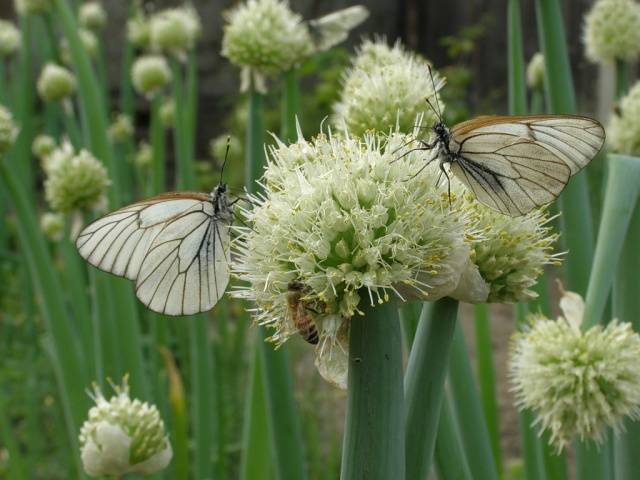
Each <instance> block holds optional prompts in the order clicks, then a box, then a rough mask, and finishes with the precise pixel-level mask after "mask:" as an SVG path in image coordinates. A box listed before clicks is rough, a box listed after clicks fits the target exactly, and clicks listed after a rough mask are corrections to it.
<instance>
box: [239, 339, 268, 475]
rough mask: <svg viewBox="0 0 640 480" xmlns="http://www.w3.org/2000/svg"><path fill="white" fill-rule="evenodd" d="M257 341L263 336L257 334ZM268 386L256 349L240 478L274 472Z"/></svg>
mask: <svg viewBox="0 0 640 480" xmlns="http://www.w3.org/2000/svg"><path fill="white" fill-rule="evenodd" d="M256 341H258V342H261V341H262V338H261V337H260V336H256ZM267 415H268V412H267V408H266V399H265V388H264V384H263V374H262V355H261V353H260V350H259V349H258V348H257V346H256V348H254V354H253V359H252V362H251V372H250V374H249V390H248V392H247V402H246V404H245V414H244V429H243V432H242V455H241V458H240V479H241V480H253V479H254V478H264V479H265V480H269V479H270V478H272V477H273V475H272V463H271V461H270V458H269V453H270V451H271V450H270V447H269V426H268V424H267Z"/></svg>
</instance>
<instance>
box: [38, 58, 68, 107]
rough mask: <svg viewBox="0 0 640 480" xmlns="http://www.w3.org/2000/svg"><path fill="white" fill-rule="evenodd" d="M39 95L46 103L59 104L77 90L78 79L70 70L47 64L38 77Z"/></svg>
mask: <svg viewBox="0 0 640 480" xmlns="http://www.w3.org/2000/svg"><path fill="white" fill-rule="evenodd" d="M37 88H38V94H39V95H40V98H42V99H43V100H44V101H45V102H59V101H62V100H64V99H66V98H68V97H69V96H70V95H72V94H73V93H74V92H75V90H76V77H75V76H74V75H73V73H71V72H70V71H69V70H68V69H66V68H64V67H61V66H60V65H56V64H55V63H47V64H46V65H45V66H44V68H43V69H42V71H41V72H40V76H39V77H38V84H37Z"/></svg>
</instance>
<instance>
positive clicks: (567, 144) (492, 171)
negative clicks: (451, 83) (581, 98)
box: [449, 115, 605, 216]
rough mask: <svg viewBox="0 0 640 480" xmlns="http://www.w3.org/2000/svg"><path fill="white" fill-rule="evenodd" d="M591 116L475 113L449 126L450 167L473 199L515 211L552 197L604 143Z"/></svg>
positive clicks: (513, 213) (519, 212)
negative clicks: (454, 156)
mask: <svg viewBox="0 0 640 480" xmlns="http://www.w3.org/2000/svg"><path fill="white" fill-rule="evenodd" d="M604 138H605V134H604V129H603V128H602V125H600V123H598V122H597V121H596V120H593V119H591V118H587V117H578V116H568V115H567V116H565V115H540V116H522V117H517V116H512V117H511V116H503V117H479V118H476V119H473V120H470V121H467V122H463V123H460V124H458V125H456V126H454V127H453V128H452V129H451V140H450V145H449V146H450V150H451V151H452V152H454V153H457V155H458V160H457V161H455V162H452V163H451V165H450V166H451V170H452V171H453V173H454V175H456V177H457V178H458V179H460V180H461V181H462V182H463V183H464V184H465V185H466V186H467V187H468V188H469V189H470V190H471V191H472V192H473V193H474V195H475V196H476V198H477V199H478V201H480V202H481V203H484V204H485V205H487V206H488V207H490V208H492V209H494V210H497V211H499V212H501V213H504V214H507V215H511V216H520V215H524V214H526V213H527V212H529V211H531V210H533V209H534V208H537V207H541V206H543V205H546V204H547V203H549V202H551V201H553V200H554V199H555V198H557V196H558V195H559V194H560V192H562V190H563V189H564V187H565V186H566V184H567V182H568V180H569V178H570V177H571V176H572V175H575V174H576V173H578V172H579V171H580V170H581V169H582V168H584V167H585V166H586V165H587V164H588V163H589V162H590V161H591V159H592V158H593V157H595V155H596V154H597V153H598V151H599V150H600V148H602V144H603V143H604Z"/></svg>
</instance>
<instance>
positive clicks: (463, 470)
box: [407, 398, 474, 480]
mask: <svg viewBox="0 0 640 480" xmlns="http://www.w3.org/2000/svg"><path fill="white" fill-rule="evenodd" d="M459 430H460V429H459V426H458V425H457V423H456V419H455V416H454V414H453V411H452V410H451V405H450V404H449V401H448V399H446V398H445V399H444V401H443V402H442V408H441V409H440V421H439V422H438V439H437V440H436V448H435V463H436V469H437V471H438V479H439V480H472V479H473V478H474V477H473V476H472V475H471V469H470V468H469V462H468V461H467V456H466V454H465V452H464V449H463V448H462V442H461V440H460V433H459ZM407 478H408V477H407ZM420 478H427V477H426V476H424V477H420Z"/></svg>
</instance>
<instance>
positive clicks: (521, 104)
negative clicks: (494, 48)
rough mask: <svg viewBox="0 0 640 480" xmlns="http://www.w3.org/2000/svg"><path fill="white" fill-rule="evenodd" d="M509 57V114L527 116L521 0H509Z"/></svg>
mask: <svg viewBox="0 0 640 480" xmlns="http://www.w3.org/2000/svg"><path fill="white" fill-rule="evenodd" d="M507 55H508V68H509V75H508V79H509V112H511V114H512V115H525V114H526V112H527V87H526V84H525V81H524V54H523V52H522V20H521V15H520V0H509V4H508V6H507Z"/></svg>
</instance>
